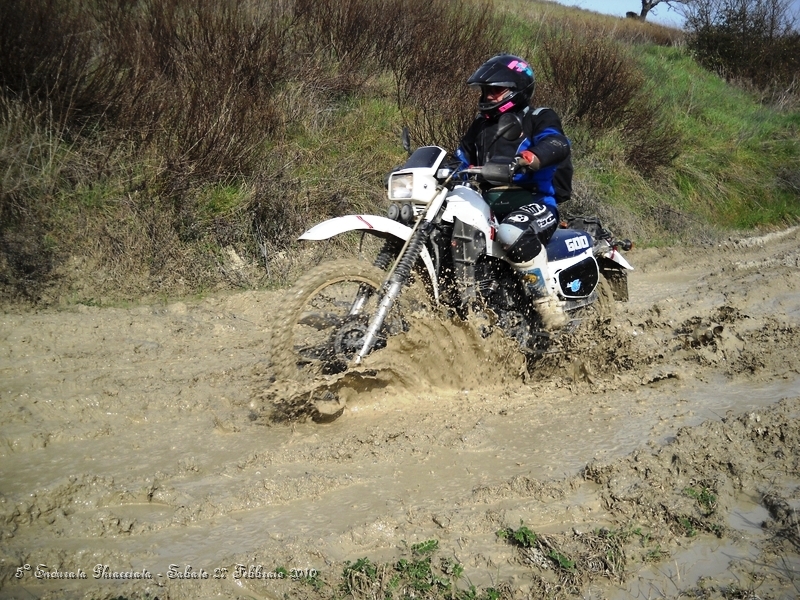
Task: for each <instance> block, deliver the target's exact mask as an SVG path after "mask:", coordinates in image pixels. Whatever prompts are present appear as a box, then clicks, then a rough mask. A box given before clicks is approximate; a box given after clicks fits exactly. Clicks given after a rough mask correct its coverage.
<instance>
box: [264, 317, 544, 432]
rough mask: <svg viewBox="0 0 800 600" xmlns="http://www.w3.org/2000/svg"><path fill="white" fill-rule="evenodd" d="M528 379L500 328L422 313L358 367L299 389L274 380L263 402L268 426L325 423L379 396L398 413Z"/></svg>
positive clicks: (513, 346)
mask: <svg viewBox="0 0 800 600" xmlns="http://www.w3.org/2000/svg"><path fill="white" fill-rule="evenodd" d="M489 332H490V333H489ZM527 375H528V371H527V361H526V358H525V356H524V355H523V354H522V353H521V352H520V351H519V348H518V346H517V344H516V343H515V342H514V341H512V340H509V339H507V338H506V337H505V336H504V335H503V334H502V332H500V331H499V330H496V329H495V330H490V329H487V324H486V323H485V322H484V321H482V320H481V319H477V318H476V319H470V320H466V321H463V320H461V319H457V318H447V317H446V316H443V315H440V314H436V313H432V312H426V313H425V314H414V315H411V316H409V317H408V330H407V331H405V332H403V333H401V334H399V335H395V336H392V337H390V338H389V339H388V342H387V345H386V347H385V348H383V349H381V350H379V351H376V352H373V353H372V354H370V355H369V356H367V357H366V358H365V360H364V362H363V363H362V365H360V366H359V367H351V368H350V369H348V371H347V372H346V373H342V374H338V375H333V376H327V377H320V378H316V379H314V380H312V381H309V382H303V383H298V382H296V381H292V380H280V381H274V382H271V383H272V385H270V386H269V387H268V389H267V391H266V393H265V394H264V395H263V396H262V398H263V399H264V400H266V402H267V403H268V404H269V405H270V407H271V410H270V412H269V418H270V419H272V420H276V421H292V420H297V419H302V418H305V417H310V418H312V419H313V420H315V421H317V422H330V421H332V420H334V419H335V418H338V417H340V416H341V415H342V414H343V412H345V411H359V410H364V409H365V408H367V407H369V406H371V405H373V404H374V403H375V402H376V401H380V399H381V398H391V402H392V404H393V405H394V406H395V407H397V408H399V407H401V406H413V404H414V403H415V402H416V401H417V400H416V399H417V398H419V397H420V396H424V395H431V394H452V393H454V392H467V393H468V392H469V390H475V389H480V390H482V391H488V390H492V389H503V388H505V387H507V386H514V385H517V384H519V383H520V382H522V381H524V379H525V378H526V377H527Z"/></svg>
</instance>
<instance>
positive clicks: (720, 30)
mask: <svg viewBox="0 0 800 600" xmlns="http://www.w3.org/2000/svg"><path fill="white" fill-rule="evenodd" d="M789 9H790V5H789V2H787V1H786V0H698V1H697V2H696V3H693V4H691V5H689V10H688V12H687V17H686V27H687V29H688V30H689V31H690V37H689V47H690V49H691V50H692V52H693V53H694V54H695V56H696V57H697V60H698V61H699V62H700V63H701V64H702V65H703V66H705V67H706V68H707V69H709V70H712V71H714V72H716V73H717V74H719V75H720V76H723V77H726V78H728V79H739V78H742V79H746V80H749V81H752V82H753V83H754V84H755V85H756V86H757V87H759V88H761V89H768V88H773V87H783V88H786V86H792V87H793V88H794V90H795V93H796V89H797V88H796V86H797V83H798V80H797V74H798V73H799V72H800V32H798V31H797V29H796V28H795V27H794V20H793V19H792V17H791V16H790V14H789Z"/></svg>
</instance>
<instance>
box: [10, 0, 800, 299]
mask: <svg viewBox="0 0 800 600" xmlns="http://www.w3.org/2000/svg"><path fill="white" fill-rule="evenodd" d="M108 4H109V6H108V7H106V8H103V9H98V8H97V7H96V6H95V5H94V3H91V2H84V1H82V0H60V1H58V2H54V3H48V2H44V1H43V0H35V1H32V2H28V1H27V0H26V1H23V0H9V1H8V2H6V3H3V6H2V8H0V12H2V14H0V23H3V25H2V26H0V58H1V60H0V65H3V66H2V67H0V71H1V72H0V83H1V84H2V97H0V167H1V168H2V173H3V179H2V187H0V298H2V299H3V301H4V302H18V301H23V302H26V303H37V304H53V303H74V302H82V303H108V302H117V301H121V300H126V299H137V298H140V297H143V296H145V297H159V296H175V295H187V294H195V293H202V292H204V291H207V290H212V289H219V288H228V289H234V288H237V287H260V286H274V285H284V284H286V283H287V282H289V281H291V280H292V279H293V278H294V277H295V276H296V274H297V273H298V272H299V271H300V270H302V269H303V268H305V267H306V266H307V265H308V264H309V263H310V262H312V261H314V260H317V259H318V258H319V253H320V252H324V253H325V254H326V255H330V254H331V253H338V252H347V251H348V248H347V244H344V243H337V242H332V243H329V244H327V245H326V246H324V248H323V249H321V250H319V249H318V250H315V249H308V248H305V247H301V246H300V245H299V244H298V243H297V242H295V241H294V240H295V239H296V237H297V235H299V233H301V232H302V230H303V229H304V228H306V227H308V226H309V225H311V224H312V223H315V222H317V221H319V220H321V219H323V218H325V217H329V216H334V215H339V214H346V213H349V212H356V211H358V212H362V211H363V212H377V213H382V212H383V211H384V210H385V204H384V195H383V187H382V181H383V176H384V174H385V172H386V171H387V170H389V169H390V168H391V167H392V166H394V165H396V164H398V163H400V162H402V160H403V158H404V154H403V150H402V148H401V146H400V140H399V132H400V130H401V128H402V126H403V125H408V126H409V127H410V129H411V132H412V136H413V138H414V141H415V143H417V144H423V143H438V144H442V145H445V146H446V147H448V148H453V147H454V145H455V144H456V143H457V140H458V136H459V133H460V132H461V131H463V130H464V128H465V126H466V123H468V122H469V120H470V119H471V117H472V114H473V111H474V106H475V101H476V98H475V94H474V92H471V91H470V90H469V89H468V88H467V87H466V85H465V84H464V81H465V80H466V77H467V76H468V75H469V74H470V73H471V72H472V71H473V70H474V69H475V68H476V67H477V66H478V65H479V64H480V63H481V62H482V61H483V60H485V58H487V57H488V56H491V55H492V54H493V53H496V52H500V51H510V52H513V53H518V54H521V55H523V56H526V57H528V58H529V59H530V60H531V61H532V62H533V63H534V64H535V65H536V67H537V78H538V86H537V95H536V99H535V101H536V103H537V104H540V105H550V106H553V107H554V108H556V109H557V110H558V111H559V112H560V113H561V114H562V116H563V118H564V122H565V126H566V129H567V131H568V134H569V135H570V137H571V139H572V141H573V149H574V159H575V167H576V173H575V178H576V179H575V197H574V199H573V200H571V201H570V203H569V204H568V205H565V209H566V210H567V211H568V212H571V213H574V214H585V213H592V214H598V215H600V216H601V217H602V218H603V219H604V220H605V221H606V222H607V223H608V224H610V225H611V227H612V229H614V230H616V231H618V232H619V233H620V234H622V235H625V236H628V237H631V238H632V239H634V240H635V241H636V242H638V243H639V244H640V245H651V244H665V243H680V242H685V243H698V242H708V241H713V240H714V239H716V238H717V237H718V236H721V235H723V236H724V235H726V234H729V232H730V230H731V229H749V228H763V227H776V226H782V225H785V224H787V223H791V222H795V221H796V219H797V217H798V215H800V147H799V146H800V141H798V140H800V135H799V133H798V128H799V126H800V112H798V109H797V104H796V103H795V105H794V107H793V108H792V106H791V104H790V105H789V107H788V108H787V107H786V105H784V107H783V108H782V109H781V110H779V109H777V108H773V107H771V106H770V105H768V104H765V103H763V102H761V101H760V99H759V98H758V97H757V96H756V95H755V94H753V93H749V92H746V91H744V90H743V89H742V88H741V87H734V86H732V85H730V84H728V83H726V82H724V81H722V80H720V79H719V78H718V77H716V76H714V75H711V74H709V73H707V72H705V71H703V70H702V69H701V68H700V67H698V66H697V64H696V63H695V62H694V61H693V60H692V58H691V57H690V56H689V55H688V53H687V52H686V50H685V49H684V47H683V44H682V33H681V32H679V31H675V30H670V29H666V28H663V27H660V26H657V25H653V24H649V23H640V22H635V21H632V20H622V19H615V18H611V17H605V16H602V15H598V14H595V13H590V12H588V11H582V10H578V9H570V8H566V7H563V6H560V5H557V4H554V3H550V2H523V1H522V0H509V1H507V2H497V3H495V4H491V3H484V2H477V1H473V0H464V1H463V2H460V3H454V2H448V1H446V0H434V1H427V0H426V1H425V2H423V1H421V0H407V1H406V2H403V3H401V2H400V1H399V0H348V1H346V2H338V1H334V0H329V1H325V0H321V1H318V2H309V1H306V0H296V1H295V2H292V3H286V4H279V3H273V4H270V5H269V8H264V7H263V6H262V7H261V8H259V7H255V8H254V7H251V6H250V5H246V4H244V3H241V2H235V1H233V0H230V1H225V2H217V3H208V2H204V1H203V0H159V1H158V2H153V3H150V4H148V5H147V6H144V5H136V6H133V5H132V4H131V3H126V2H119V3H108ZM398 11H400V14H403V15H405V18H403V19H400V18H398V17H397V16H396V15H397V14H398ZM409 15H413V18H412V17H410V16H409ZM10 24H13V26H12V25H10ZM399 24H401V25H399ZM76 33H80V34H81V35H75V34H76ZM45 41H47V43H45Z"/></svg>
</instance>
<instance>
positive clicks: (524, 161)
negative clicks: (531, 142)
mask: <svg viewBox="0 0 800 600" xmlns="http://www.w3.org/2000/svg"><path fill="white" fill-rule="evenodd" d="M517 164H518V165H520V166H522V167H528V168H529V169H530V170H531V171H536V170H538V169H539V167H540V166H541V163H540V162H539V157H538V156H536V155H535V154H534V153H533V152H531V151H530V150H523V151H522V152H520V153H519V156H518V157H517Z"/></svg>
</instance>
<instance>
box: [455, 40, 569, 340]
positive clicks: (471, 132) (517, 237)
mask: <svg viewBox="0 0 800 600" xmlns="http://www.w3.org/2000/svg"><path fill="white" fill-rule="evenodd" d="M467 83H468V84H469V85H470V86H471V87H473V88H478V89H480V91H481V96H480V100H479V101H478V110H479V114H478V115H477V117H476V118H475V120H474V121H473V122H472V125H470V127H469V129H468V130H467V132H466V134H465V135H464V137H463V138H462V140H461V144H460V146H459V148H458V150H457V151H456V156H457V157H458V159H459V160H460V161H461V163H462V164H463V166H465V167H468V166H483V165H485V164H487V163H490V162H493V163H501V164H506V165H507V164H510V163H513V162H516V163H517V164H518V165H521V166H522V167H524V168H522V169H519V172H518V173H516V174H515V175H514V177H513V184H512V185H513V188H509V189H504V190H502V192H505V194H503V193H500V197H502V196H503V195H505V198H507V199H510V200H506V201H501V202H492V201H491V199H490V204H491V205H492V209H493V211H494V212H495V214H496V215H497V218H498V219H499V220H500V221H501V222H500V227H499V229H498V230H497V240H498V241H499V242H500V244H501V245H502V247H503V249H504V250H505V251H506V253H507V256H508V258H509V259H510V260H511V261H512V264H513V266H514V268H516V269H517V271H519V272H520V273H521V274H522V278H523V281H525V287H526V289H527V291H528V293H529V294H530V295H531V297H532V298H533V302H534V305H535V307H536V309H537V311H538V312H539V315H540V316H541V318H542V322H543V324H544V326H545V327H546V328H548V329H557V328H559V327H561V326H563V325H564V324H565V323H566V320H567V319H566V315H565V313H564V310H563V307H562V304H561V303H560V302H559V301H558V299H557V298H556V296H555V292H554V291H553V290H549V289H548V286H547V285H546V281H547V277H548V271H547V253H546V251H545V245H546V244H547V242H548V241H549V240H550V238H551V237H552V235H553V233H554V232H555V230H556V228H557V227H558V207H557V204H556V197H555V196H556V187H554V183H553V177H554V175H555V173H556V169H557V168H558V167H559V165H563V167H562V168H563V169H566V170H568V172H569V175H570V176H571V169H572V163H571V161H570V144H569V140H568V139H567V137H566V136H565V135H564V131H563V129H562V127H561V119H560V118H559V117H558V115H557V114H556V112H555V111H553V110H552V109H550V108H536V109H533V108H531V106H530V103H531V98H532V97H533V91H534V88H535V86H536V79H535V76H534V73H533V69H532V68H531V66H530V65H529V64H528V62H527V61H525V60H523V59H522V58H520V57H518V56H512V55H510V54H501V55H498V56H495V57H493V58H491V59H489V60H488V61H486V62H485V63H483V64H482V65H481V66H480V67H479V68H478V70H477V71H475V73H473V74H472V76H471V77H470V78H469V79H468V80H467ZM506 115H516V117H512V116H506ZM517 117H518V118H517ZM513 119H516V120H517V122H518V123H520V124H521V125H522V127H521V131H520V128H517V129H516V130H514V129H511V131H513V134H512V135H509V134H508V133H505V134H504V129H505V131H506V132H508V131H509V129H508V128H506V127H504V126H505V125H506V124H507V123H508V122H509V121H510V120H513ZM517 131H519V136H518V137H516V132H517ZM509 137H513V138H515V139H509ZM484 187H485V189H484V194H485V195H486V196H487V197H490V196H491V189H492V188H494V189H495V192H501V190H499V189H498V188H496V187H495V186H493V185H492V184H491V183H489V182H486V183H485V184H484ZM520 188H521V190H520ZM487 192H488V193H487Z"/></svg>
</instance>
